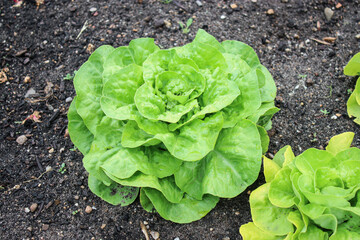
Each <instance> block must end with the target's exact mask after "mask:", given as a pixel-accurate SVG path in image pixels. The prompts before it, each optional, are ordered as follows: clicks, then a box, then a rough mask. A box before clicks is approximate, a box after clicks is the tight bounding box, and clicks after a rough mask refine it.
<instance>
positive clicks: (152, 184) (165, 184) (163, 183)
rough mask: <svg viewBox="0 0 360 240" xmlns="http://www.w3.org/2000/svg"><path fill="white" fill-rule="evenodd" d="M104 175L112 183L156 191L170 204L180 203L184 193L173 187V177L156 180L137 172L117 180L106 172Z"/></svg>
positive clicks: (153, 177)
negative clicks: (107, 176)
mask: <svg viewBox="0 0 360 240" xmlns="http://www.w3.org/2000/svg"><path fill="white" fill-rule="evenodd" d="M106 173H107V174H108V175H109V177H110V178H111V179H112V180H113V181H115V182H117V183H119V184H121V185H125V186H134V187H142V188H151V189H156V190H157V191H159V192H161V194H162V195H163V197H164V198H165V199H166V200H167V201H169V202H171V203H180V202H181V201H182V199H183V195H184V192H182V191H181V190H180V189H179V188H178V187H177V186H176V185H175V181H174V177H173V176H170V177H166V178H157V177H155V176H152V175H145V174H143V173H140V172H137V173H135V174H134V175H133V176H131V177H130V178H127V179H119V178H117V177H115V176H113V175H111V174H110V173H108V172H106ZM155 206H156V205H155Z"/></svg>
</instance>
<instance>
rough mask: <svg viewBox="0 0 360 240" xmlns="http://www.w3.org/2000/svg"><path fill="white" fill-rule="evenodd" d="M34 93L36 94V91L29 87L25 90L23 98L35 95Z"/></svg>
mask: <svg viewBox="0 0 360 240" xmlns="http://www.w3.org/2000/svg"><path fill="white" fill-rule="evenodd" d="M36 94H37V93H36V91H35V90H34V89H33V88H30V89H29V90H28V91H27V92H26V94H25V98H28V97H32V96H35V95H36Z"/></svg>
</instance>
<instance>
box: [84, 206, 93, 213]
mask: <svg viewBox="0 0 360 240" xmlns="http://www.w3.org/2000/svg"><path fill="white" fill-rule="evenodd" d="M92 210H93V209H92V208H91V207H90V206H86V208H85V212H86V213H91V212H92Z"/></svg>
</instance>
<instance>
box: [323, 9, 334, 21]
mask: <svg viewBox="0 0 360 240" xmlns="http://www.w3.org/2000/svg"><path fill="white" fill-rule="evenodd" d="M324 13H325V17H326V20H328V21H330V20H331V18H332V16H333V15H334V11H333V10H331V9H330V8H328V7H327V8H325V10H324Z"/></svg>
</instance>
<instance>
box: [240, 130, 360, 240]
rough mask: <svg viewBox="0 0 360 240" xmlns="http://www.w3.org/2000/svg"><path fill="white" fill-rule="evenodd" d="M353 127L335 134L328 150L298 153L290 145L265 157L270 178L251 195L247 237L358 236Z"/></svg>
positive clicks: (359, 158)
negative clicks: (250, 220) (271, 157)
mask: <svg viewBox="0 0 360 240" xmlns="http://www.w3.org/2000/svg"><path fill="white" fill-rule="evenodd" d="M353 137H354V133H352V132H346V133H343V134H340V135H337V136H335V137H333V138H331V140H330V142H329V145H328V146H327V147H326V150H318V149H314V148H310V149H308V150H306V151H305V152H303V153H302V154H300V155H299V156H297V157H295V156H294V154H293V152H292V150H291V147H290V146H285V147H284V148H282V149H280V150H279V152H278V153H277V154H276V155H275V157H274V159H273V160H270V159H268V158H265V157H264V173H265V179H266V183H265V184H264V185H262V186H260V187H259V188H257V189H256V190H255V191H253V192H252V193H251V195H250V207H251V214H252V219H253V222H250V223H247V224H245V225H243V226H241V227H240V233H241V235H242V236H243V239H244V240H252V239H254V240H255V239H256V240H280V239H286V240H313V239H324V240H326V239H330V240H353V239H360V190H359V189H360V149H359V148H351V147H350V145H351V142H352V140H353Z"/></svg>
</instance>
